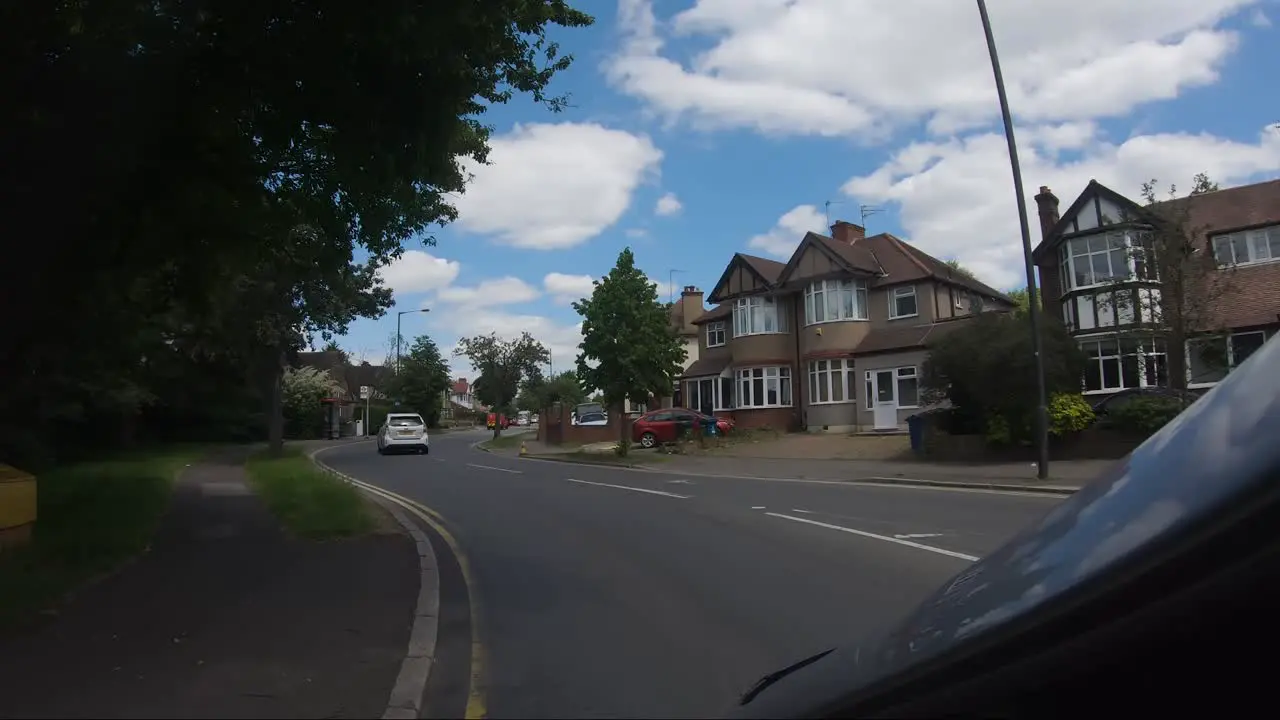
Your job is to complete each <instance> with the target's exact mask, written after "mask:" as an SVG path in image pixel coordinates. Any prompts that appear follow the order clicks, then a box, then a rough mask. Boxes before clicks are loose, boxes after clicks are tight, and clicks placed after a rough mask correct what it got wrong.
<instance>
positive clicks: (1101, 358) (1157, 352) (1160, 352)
mask: <svg viewBox="0 0 1280 720" xmlns="http://www.w3.org/2000/svg"><path fill="white" fill-rule="evenodd" d="M1132 341H1137V343H1138V345H1137V347H1136V348H1135V349H1134V351H1133V352H1126V350H1127V348H1125V347H1124V345H1125V344H1127V343H1129V342H1132ZM1079 342H1080V351H1081V352H1082V353H1084V356H1085V358H1084V362H1085V364H1086V366H1087V365H1089V364H1090V363H1097V368H1098V387H1097V388H1094V389H1090V388H1089V384H1088V373H1089V369H1088V367H1086V369H1085V375H1084V377H1082V378H1080V392H1081V394H1083V395H1108V394H1111V393H1114V392H1119V391H1121V390H1132V389H1135V388H1148V387H1166V386H1167V382H1166V383H1165V384H1163V385H1162V384H1161V383H1160V381H1159V379H1158V378H1159V375H1160V372H1159V369H1158V366H1159V365H1160V363H1161V362H1163V364H1164V372H1165V375H1166V376H1167V375H1168V372H1169V358H1168V353H1167V352H1166V349H1165V346H1164V340H1163V339H1160V338H1153V337H1146V338H1141V337H1139V338H1133V337H1129V338H1118V337H1116V336H1114V335H1110V336H1095V337H1090V338H1084V339H1081V340H1080V341H1079ZM1089 345H1096V346H1097V348H1098V355H1097V356H1096V357H1090V356H1089V353H1088V348H1087V346H1089ZM1108 346H1111V347H1108ZM1112 347H1113V348H1114V351H1111V348H1112ZM1108 351H1110V352H1108ZM1104 352H1107V354H1105V355H1104V354H1103V353H1104ZM1128 357H1132V358H1136V362H1137V365H1138V382H1137V384H1136V385H1129V384H1126V383H1125V378H1124V363H1125V358H1128ZM1108 362H1114V363H1115V367H1116V376H1117V378H1118V379H1119V384H1118V385H1107V372H1106V365H1107V363H1108ZM1149 374H1150V375H1155V376H1156V378H1157V379H1155V380H1149V379H1148V375H1149Z"/></svg>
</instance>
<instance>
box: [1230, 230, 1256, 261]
mask: <svg viewBox="0 0 1280 720" xmlns="http://www.w3.org/2000/svg"><path fill="white" fill-rule="evenodd" d="M1231 252H1232V253H1234V254H1235V256H1236V262H1240V263H1243V262H1249V261H1251V260H1254V259H1255V258H1253V257H1252V256H1250V255H1249V239H1248V238H1247V237H1245V234H1244V233H1236V234H1235V235H1232V236H1231Z"/></svg>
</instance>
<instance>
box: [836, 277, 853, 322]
mask: <svg viewBox="0 0 1280 720" xmlns="http://www.w3.org/2000/svg"><path fill="white" fill-rule="evenodd" d="M853 297H854V292H853V283H844V287H842V288H840V317H841V319H844V320H850V319H853V318H854V317H855V315H854V314H853V304H854V299H853Z"/></svg>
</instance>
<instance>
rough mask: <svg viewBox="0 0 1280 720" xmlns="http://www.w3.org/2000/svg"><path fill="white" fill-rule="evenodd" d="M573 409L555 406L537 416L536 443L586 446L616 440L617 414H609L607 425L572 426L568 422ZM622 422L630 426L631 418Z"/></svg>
mask: <svg viewBox="0 0 1280 720" xmlns="http://www.w3.org/2000/svg"><path fill="white" fill-rule="evenodd" d="M572 415H573V408H571V407H567V406H557V407H553V408H551V409H549V410H543V411H542V412H541V413H539V414H538V441H539V442H542V443H545V444H547V445H574V446H577V445H587V444H589V443H598V442H606V441H616V440H617V439H618V430H619V428H618V418H619V417H622V415H621V414H620V413H618V412H614V411H610V412H609V423H608V424H607V425H574V424H573V423H572V422H571V421H570V417H571V416H572ZM622 422H625V423H627V425H628V427H630V424H631V418H623V420H622Z"/></svg>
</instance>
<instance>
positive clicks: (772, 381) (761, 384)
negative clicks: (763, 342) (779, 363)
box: [737, 367, 791, 409]
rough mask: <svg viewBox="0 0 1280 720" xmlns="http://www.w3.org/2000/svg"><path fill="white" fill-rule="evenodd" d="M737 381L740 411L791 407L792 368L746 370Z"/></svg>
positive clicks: (739, 373)
mask: <svg viewBox="0 0 1280 720" xmlns="http://www.w3.org/2000/svg"><path fill="white" fill-rule="evenodd" d="M737 379H738V398H737V400H738V408H739V409H750V408H770V407H791V368H789V367H758V368H746V369H743V370H739V371H737Z"/></svg>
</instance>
